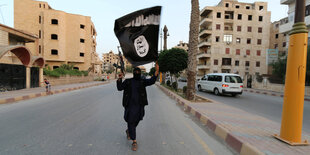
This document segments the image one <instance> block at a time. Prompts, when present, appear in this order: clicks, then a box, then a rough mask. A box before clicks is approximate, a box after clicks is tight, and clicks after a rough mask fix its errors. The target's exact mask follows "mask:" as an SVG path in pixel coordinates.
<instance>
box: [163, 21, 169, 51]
mask: <svg viewBox="0 0 310 155" xmlns="http://www.w3.org/2000/svg"><path fill="white" fill-rule="evenodd" d="M167 36H169V34H168V28H167V26H166V25H165V27H164V50H167Z"/></svg>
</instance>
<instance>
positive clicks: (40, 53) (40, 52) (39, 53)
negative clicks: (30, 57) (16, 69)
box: [39, 45, 41, 54]
mask: <svg viewBox="0 0 310 155" xmlns="http://www.w3.org/2000/svg"><path fill="white" fill-rule="evenodd" d="M39 54H41V45H39Z"/></svg>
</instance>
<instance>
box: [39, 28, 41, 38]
mask: <svg viewBox="0 0 310 155" xmlns="http://www.w3.org/2000/svg"><path fill="white" fill-rule="evenodd" d="M39 38H41V30H39Z"/></svg>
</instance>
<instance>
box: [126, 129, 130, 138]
mask: <svg viewBox="0 0 310 155" xmlns="http://www.w3.org/2000/svg"><path fill="white" fill-rule="evenodd" d="M126 135H127V139H128V140H130V136H129V131H128V129H127V130H126Z"/></svg>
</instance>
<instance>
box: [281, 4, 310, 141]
mask: <svg viewBox="0 0 310 155" xmlns="http://www.w3.org/2000/svg"><path fill="white" fill-rule="evenodd" d="M304 21H305V0H296V7H295V20H294V25H293V29H292V30H291V32H290V42H289V48H288V59H287V67H286V68H287V69H286V79H285V91H284V103H283V109H282V122H281V131H280V135H279V136H278V135H275V137H276V138H277V139H279V140H281V141H283V142H286V143H288V144H290V145H308V142H307V141H302V140H301V133H302V119H303V106H304V95H305V77H306V75H305V73H306V61H307V41H308V30H307V27H306V24H305V22H304Z"/></svg>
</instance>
